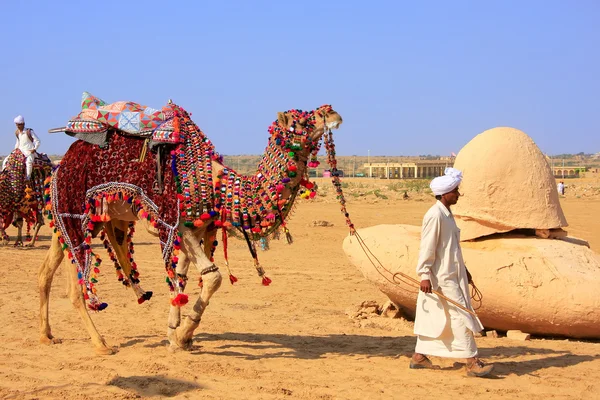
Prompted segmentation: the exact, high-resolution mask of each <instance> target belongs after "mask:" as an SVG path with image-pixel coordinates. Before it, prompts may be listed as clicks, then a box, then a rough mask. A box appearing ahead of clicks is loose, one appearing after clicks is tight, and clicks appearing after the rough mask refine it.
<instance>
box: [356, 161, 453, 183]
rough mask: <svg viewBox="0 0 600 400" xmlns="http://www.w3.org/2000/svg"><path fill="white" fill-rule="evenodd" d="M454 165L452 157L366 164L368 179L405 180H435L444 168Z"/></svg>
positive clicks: (364, 166)
mask: <svg viewBox="0 0 600 400" xmlns="http://www.w3.org/2000/svg"><path fill="white" fill-rule="evenodd" d="M453 165H454V157H444V158H443V159H437V160H415V161H410V162H408V161H407V162H400V163H366V164H364V165H363V168H366V169H367V170H368V171H369V178H384V179H385V178H387V179H406V178H435V177H436V176H441V175H443V174H444V170H445V169H446V167H452V166H453Z"/></svg>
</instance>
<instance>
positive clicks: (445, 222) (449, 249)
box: [414, 201, 483, 358]
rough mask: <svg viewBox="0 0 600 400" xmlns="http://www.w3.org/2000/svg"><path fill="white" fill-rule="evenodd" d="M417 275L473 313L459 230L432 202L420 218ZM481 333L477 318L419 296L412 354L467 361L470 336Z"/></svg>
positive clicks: (471, 353)
mask: <svg viewBox="0 0 600 400" xmlns="http://www.w3.org/2000/svg"><path fill="white" fill-rule="evenodd" d="M417 274H418V275H419V277H420V279H421V280H425V279H429V280H431V285H432V287H433V289H434V290H437V291H439V292H441V293H443V294H444V296H446V297H448V298H450V299H452V300H454V301H456V302H457V303H459V304H461V305H463V306H464V307H465V308H467V309H470V310H473V307H472V306H471V298H470V296H469V282H468V278H467V269H466V267H465V262H464V260H463V257H462V252H461V249H460V229H458V227H457V226H456V223H455V222H454V217H453V216H452V213H451V212H450V211H449V210H448V209H447V208H446V207H445V206H444V205H443V204H442V203H441V202H439V201H438V202H436V204H434V205H433V206H432V207H431V208H430V209H429V211H427V213H426V214H425V217H424V218H423V228H422V232H421V247H420V250H419V261H418V264H417ZM482 330H483V325H481V322H480V321H479V318H477V317H474V316H472V315H471V314H469V313H467V312H465V311H463V310H461V309H459V308H458V307H455V306H453V305H452V304H448V302H447V301H445V300H443V299H440V298H438V296H437V295H435V294H426V293H423V292H419V295H418V297H417V311H416V316H415V328H414V332H415V334H417V335H418V336H419V337H418V339H417V348H416V352H417V353H421V354H427V355H433V356H439V357H453V358H469V357H475V356H476V355H477V347H476V345H475V340H474V339H473V332H480V331H482Z"/></svg>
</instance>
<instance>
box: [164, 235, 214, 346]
mask: <svg viewBox="0 0 600 400" xmlns="http://www.w3.org/2000/svg"><path fill="white" fill-rule="evenodd" d="M207 236H209V235H208V234H207V233H206V232H205V231H202V230H199V231H196V233H194V232H192V231H191V230H189V229H187V228H183V229H182V240H183V242H182V246H181V250H182V251H183V252H185V253H186V256H187V257H188V259H189V261H190V262H191V263H192V264H194V265H195V266H196V267H197V268H198V270H199V271H200V274H201V277H202V282H203V285H202V291H201V292H200V297H199V298H198V300H196V303H195V304H194V307H193V310H192V311H191V312H190V313H189V314H188V316H187V318H186V319H185V320H184V322H183V324H182V325H181V326H180V327H179V328H177V330H176V332H175V340H176V345H177V346H179V347H181V348H184V349H187V348H190V346H191V344H192V336H193V335H194V330H195V329H196V328H197V327H198V325H200V319H201V318H202V314H203V313H204V311H205V310H206V307H207V306H208V304H209V300H210V298H211V297H212V295H213V294H214V293H215V292H216V291H217V290H218V289H219V287H220V286H221V281H222V277H221V273H220V272H219V270H218V268H216V266H215V264H214V263H212V262H211V261H210V258H209V256H210V243H206V242H207ZM199 237H204V243H205V244H206V246H204V249H202V246H201V245H200V243H199V240H198V238H199ZM207 254H208V255H209V256H207Z"/></svg>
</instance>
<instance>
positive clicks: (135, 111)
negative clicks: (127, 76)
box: [50, 92, 179, 148]
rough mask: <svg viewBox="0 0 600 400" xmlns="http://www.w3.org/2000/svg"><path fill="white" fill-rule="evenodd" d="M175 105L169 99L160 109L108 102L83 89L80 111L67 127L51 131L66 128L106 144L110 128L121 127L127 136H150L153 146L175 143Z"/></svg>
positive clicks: (88, 139)
mask: <svg viewBox="0 0 600 400" xmlns="http://www.w3.org/2000/svg"><path fill="white" fill-rule="evenodd" d="M173 116H174V110H173V106H172V105H171V103H170V102H169V104H167V105H166V106H164V107H163V108H161V109H160V110H158V109H155V108H151V107H146V106H143V105H140V104H138V103H134V102H131V101H117V102H115V103H111V104H106V102H105V101H103V100H102V99H100V98H98V97H96V96H93V95H91V94H90V93H88V92H83V96H82V99H81V112H80V113H79V114H78V115H77V116H75V117H73V118H71V119H70V120H69V122H68V123H67V126H66V127H63V128H57V129H51V130H50V132H51V133H52V132H65V133H66V134H67V135H70V136H73V137H76V138H77V139H81V140H83V141H86V142H88V143H92V144H96V145H99V146H101V147H104V146H105V145H106V144H107V143H108V132H109V131H110V130H118V131H120V132H121V133H122V134H124V135H126V136H132V137H138V138H143V139H148V140H149V142H150V143H149V144H150V148H152V147H153V146H155V145H158V144H176V143H178V142H179V138H178V137H177V135H176V134H175V130H174V128H173Z"/></svg>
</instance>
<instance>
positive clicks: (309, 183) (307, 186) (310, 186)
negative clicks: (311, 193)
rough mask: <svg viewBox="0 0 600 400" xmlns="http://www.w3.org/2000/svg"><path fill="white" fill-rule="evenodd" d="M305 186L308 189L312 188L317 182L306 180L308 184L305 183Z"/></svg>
mask: <svg viewBox="0 0 600 400" xmlns="http://www.w3.org/2000/svg"><path fill="white" fill-rule="evenodd" d="M304 187H305V188H307V189H312V188H314V187H315V184H314V183H312V182H306V185H304Z"/></svg>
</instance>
